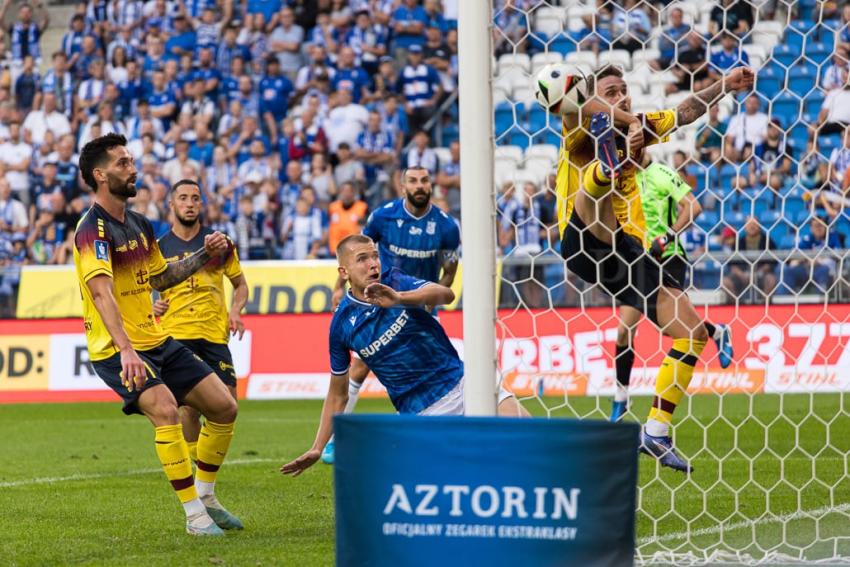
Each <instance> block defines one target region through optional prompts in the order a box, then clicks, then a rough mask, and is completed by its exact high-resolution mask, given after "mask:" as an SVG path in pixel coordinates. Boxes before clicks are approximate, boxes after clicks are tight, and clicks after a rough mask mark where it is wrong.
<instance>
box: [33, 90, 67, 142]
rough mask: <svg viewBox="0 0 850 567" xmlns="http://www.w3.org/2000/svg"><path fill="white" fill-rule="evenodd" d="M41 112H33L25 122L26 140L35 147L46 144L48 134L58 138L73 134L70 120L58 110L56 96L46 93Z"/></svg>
mask: <svg viewBox="0 0 850 567" xmlns="http://www.w3.org/2000/svg"><path fill="white" fill-rule="evenodd" d="M41 105H42V106H41V109H40V110H33V111H32V112H30V113H29V114H28V115H27V117H26V119H25V120H24V124H23V128H24V138H28V139H29V140H30V141H31V142H32V143H33V144H34V145H36V146H39V145H41V144H42V143H43V142H44V137H45V134H46V133H47V132H52V133H53V135H54V136H55V137H56V138H59V137H61V136H64V135H65V134H70V133H71V123H70V122H68V118H67V117H66V116H65V115H64V114H62V113H61V112H59V110H58V109H57V108H56V95H55V94H54V93H53V92H46V93H45V94H44V96H43V97H42V103H41Z"/></svg>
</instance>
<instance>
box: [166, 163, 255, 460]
mask: <svg viewBox="0 0 850 567" xmlns="http://www.w3.org/2000/svg"><path fill="white" fill-rule="evenodd" d="M168 205H169V207H170V208H171V213H172V214H173V215H174V218H175V220H176V222H175V223H174V225H173V226H172V227H171V230H170V231H168V234H166V235H165V236H163V237H162V238H160V239H159V249H160V250H161V251H162V254H163V256H165V261H166V262H176V261H178V260H181V259H183V258H186V257H188V256H191V254H192V252H193V251H195V250H196V249H197V248H198V246H199V245H200V244H201V243H203V241H204V238H206V236H207V235H208V234H213V231H212V230H210V229H209V228H207V227H204V226H201V207H202V204H201V188H200V187H199V186H198V182H197V181H194V180H191V179H182V180H180V181H178V182H177V183H175V184H174V186H173V187H172V188H171V192H170V195H169V201H168ZM228 243H229V244H230V247H229V250H228V251H227V253H225V254H224V255H223V256H219V257H218V258H213V259H212V260H210V261H209V262H207V264H206V265H205V266H204V267H203V268H201V269H200V270H199V271H197V272H196V273H195V274H194V275H192V276H191V277H190V278H189V279H187V280H186V281H184V282H181V283H179V284H177V285H176V286H174V287H172V288H170V289H167V290H165V291H163V292H162V294H161V297H160V299H158V300H157V301H156V302H154V305H153V310H154V314H155V315H156V316H157V317H160V322H161V323H162V328H163V329H164V330H165V332H166V333H168V334H169V335H170V336H171V337H173V338H175V339H177V340H178V341H180V342H181V343H182V344H183V345H184V346H186V347H187V348H188V349H189V350H191V351H192V352H193V353H195V354H196V355H198V356H199V357H201V360H203V361H204V362H206V363H207V364H208V365H209V366H210V368H212V369H213V372H215V373H216V374H217V375H218V377H219V378H220V379H221V381H222V382H224V384H225V385H226V386H227V388H228V389H229V390H230V394H231V395H232V396H233V399H236V371H235V369H234V368H233V357H232V356H231V354H230V349H228V348H227V341H228V339H229V338H230V334H231V333H232V334H234V335H238V337H239V339H241V338H242V335H243V334H244V333H245V326H244V324H243V323H242V317H241V315H240V313H242V309H243V308H244V307H245V303H246V302H247V301H248V282H247V281H246V280H245V276H244V275H243V274H242V266H241V265H240V264H239V255H238V253H237V252H236V247H235V246H233V243H232V242H230V241H228ZM225 276H226V277H227V279H229V280H230V283H231V284H232V285H233V301H232V302H231V307H230V311H229V312H228V310H227V307H226V304H225V299H224V278H225ZM180 415H181V421H182V422H183V437H184V438H185V439H186V442H187V443H188V444H189V456H190V457H191V458H192V460H193V461H196V462H197V460H198V455H197V445H198V436H199V435H200V433H201V421H200V415H199V414H198V412H197V410H195V409H194V408H192V407H190V406H182V407H181V408H180Z"/></svg>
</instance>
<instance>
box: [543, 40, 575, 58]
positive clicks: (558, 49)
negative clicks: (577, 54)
mask: <svg viewBox="0 0 850 567" xmlns="http://www.w3.org/2000/svg"><path fill="white" fill-rule="evenodd" d="M575 50H576V42H575V40H574V39H572V38H570V37H567V36H564V35H559V36H558V37H556V38H554V39H553V40H552V41H550V42H549V51H553V52H555V53H560V54H562V55H566V54H567V53H572V52H573V51H575Z"/></svg>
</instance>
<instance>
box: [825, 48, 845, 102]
mask: <svg viewBox="0 0 850 567" xmlns="http://www.w3.org/2000/svg"><path fill="white" fill-rule="evenodd" d="M848 69H850V62H848V57H847V49H846V48H845V47H844V46H843V45H837V46H836V47H835V52H834V53H833V54H832V59H831V63H830V64H829V65H824V66H823V74H822V75H821V83H820V84H821V88H823V90H825V91H826V92H829V91H832V90H835V89H840V88H841V87H843V86H844V83H845V82H846V80H845V78H844V77H845V73H847V71H848Z"/></svg>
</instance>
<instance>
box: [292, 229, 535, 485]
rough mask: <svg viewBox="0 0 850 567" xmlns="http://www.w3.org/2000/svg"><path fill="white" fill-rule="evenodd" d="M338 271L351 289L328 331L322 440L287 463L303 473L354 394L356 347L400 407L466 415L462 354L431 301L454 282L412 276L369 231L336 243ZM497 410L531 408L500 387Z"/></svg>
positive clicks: (446, 294)
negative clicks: (392, 263)
mask: <svg viewBox="0 0 850 567" xmlns="http://www.w3.org/2000/svg"><path fill="white" fill-rule="evenodd" d="M337 258H338V259H339V273H340V275H341V276H342V277H343V278H344V279H345V280H346V281H347V282H348V283H349V286H350V289H349V291H348V293H347V294H346V295H345V297H344V298H343V299H342V301H340V303H339V306H338V307H337V308H336V310H335V311H334V316H333V320H332V321H331V329H330V337H329V339H328V342H329V345H328V348H329V351H330V364H331V383H330V387H329V388H328V395H327V398H325V404H324V407H323V408H322V416H321V420H320V422H319V430H318V432H317V434H316V440H315V441H314V442H313V446H312V447H311V448H310V450H309V451H307V452H306V453H304V454H303V455H301V456H300V457H298V458H297V459H295V460H294V461H292V462H290V463H287V464H285V465H283V467H281V469H280V470H281V472H283V473H284V474H292V475H296V476H297V475H299V474H301V473H302V472H303V471H304V470H305V469H307V468H308V467H310V466H312V465H313V464H314V463H315V462H316V461H318V460H319V458H320V457H321V454H322V450H323V449H324V447H325V445H326V444H327V443H328V441H329V440H330V438H331V434H332V428H333V420H332V418H333V416H334V414H337V413H340V412H342V411H343V409H344V408H345V405H346V402H347V401H348V375H349V371H350V369H351V352H352V351H354V352H356V353H357V354H358V356H360V358H361V359H362V360H363V361H364V362H365V363H366V364H368V365H369V368H371V369H372V371H373V372H374V373H375V376H377V377H378V380H379V381H380V382H381V384H383V385H384V387H385V388H386V389H387V393H388V394H389V396H390V400H391V401H392V403H393V406H395V408H396V409H397V410H398V412H399V413H406V414H418V415H463V413H464V406H463V368H464V367H463V361H461V359H460V357H459V356H458V354H457V351H456V350H455V349H454V347H453V346H452V343H451V341H450V340H449V337H448V336H447V335H446V332H445V331H444V330H443V327H442V326H441V325H440V323H439V321H437V319H435V318H434V317H433V316H432V315H431V307H433V306H435V305H445V304H447V303H451V302H452V301H454V297H455V296H454V292H453V291H452V290H451V289H449V288H448V287H445V286H442V285H440V284H437V283H434V282H429V281H428V280H423V279H417V278H414V277H411V276H408V275H407V274H405V273H404V272H402V271H401V270H399V269H398V268H395V267H391V268H390V269H389V270H387V271H385V272H383V274H382V273H381V259H380V256H379V253H378V249H377V248H376V247H375V243H374V242H372V239H371V238H369V237H368V236H364V235H362V234H355V235H351V236H348V237H346V238H345V239H343V240H342V242H340V244H339V247H338V248H337ZM499 415H502V416H525V415H527V413H526V412H525V410H524V409H523V408H522V406H520V405H519V402H518V401H517V399H516V398H515V397H513V396H512V395H511V394H509V393H507V392H505V391H504V390H502V391H500V393H499Z"/></svg>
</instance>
